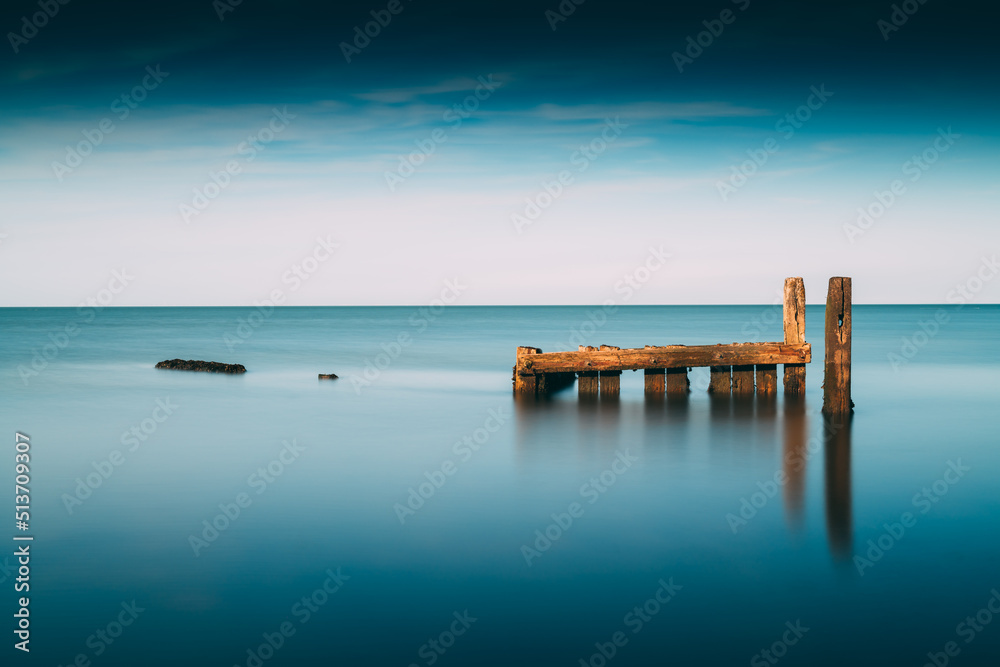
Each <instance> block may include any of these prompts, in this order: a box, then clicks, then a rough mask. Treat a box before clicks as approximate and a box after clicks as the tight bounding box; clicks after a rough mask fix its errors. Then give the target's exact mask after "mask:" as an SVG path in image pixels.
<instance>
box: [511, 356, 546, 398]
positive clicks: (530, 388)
mask: <svg viewBox="0 0 1000 667" xmlns="http://www.w3.org/2000/svg"><path fill="white" fill-rule="evenodd" d="M541 352H542V351H541V350H540V349H538V348H537V347H519V348H517V363H516V365H515V366H514V393H515V394H517V395H518V396H534V395H535V392H536V391H537V389H538V377H537V376H535V375H520V374H519V373H518V370H519V369H520V368H521V365H522V360H523V361H527V360H525V359H524V357H527V356H528V355H532V354H541Z"/></svg>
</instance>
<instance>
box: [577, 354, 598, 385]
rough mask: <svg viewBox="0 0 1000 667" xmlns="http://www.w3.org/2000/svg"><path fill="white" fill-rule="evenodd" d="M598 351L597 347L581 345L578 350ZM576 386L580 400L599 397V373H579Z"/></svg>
mask: <svg viewBox="0 0 1000 667" xmlns="http://www.w3.org/2000/svg"><path fill="white" fill-rule="evenodd" d="M596 350H597V348H596V347H592V346H590V345H581V346H580V347H578V348H577V351H578V352H595V351H596ZM576 386H577V391H578V395H579V397H580V398H589V397H594V396H597V392H598V390H599V388H600V384H599V378H598V373H597V371H579V372H578V373H577V374H576Z"/></svg>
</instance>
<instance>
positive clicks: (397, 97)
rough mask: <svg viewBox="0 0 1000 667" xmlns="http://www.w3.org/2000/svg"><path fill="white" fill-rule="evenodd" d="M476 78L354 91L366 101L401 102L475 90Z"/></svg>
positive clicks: (504, 79)
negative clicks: (360, 91)
mask: <svg viewBox="0 0 1000 667" xmlns="http://www.w3.org/2000/svg"><path fill="white" fill-rule="evenodd" d="M491 76H493V79H494V80H495V81H499V82H501V83H506V82H507V81H508V79H506V78H505V77H502V76H495V75H491ZM479 85H480V83H479V80H478V79H472V78H469V77H459V78H457V79H448V80H447V81H442V82H441V83H437V84H434V85H430V86H411V87H409V88H380V89H378V90H373V91H371V92H368V93H356V94H355V97H357V98H358V99H362V100H365V101H366V102H379V103H382V104H403V103H405V102H413V101H415V100H417V99H418V98H421V97H425V96H428V95H442V94H445V93H464V92H466V91H471V90H475V89H476V87H477V86H479Z"/></svg>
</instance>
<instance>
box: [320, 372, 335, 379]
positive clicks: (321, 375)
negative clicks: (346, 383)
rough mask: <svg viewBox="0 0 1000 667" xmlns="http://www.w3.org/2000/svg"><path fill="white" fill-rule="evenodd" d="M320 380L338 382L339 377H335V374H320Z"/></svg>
mask: <svg viewBox="0 0 1000 667" xmlns="http://www.w3.org/2000/svg"><path fill="white" fill-rule="evenodd" d="M319 379H320V380H336V379H337V376H336V375H334V374H333V373H320V374H319Z"/></svg>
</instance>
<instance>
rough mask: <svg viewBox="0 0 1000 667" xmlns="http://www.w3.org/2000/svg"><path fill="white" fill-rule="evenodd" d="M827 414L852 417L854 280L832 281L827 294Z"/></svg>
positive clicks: (825, 383) (824, 407)
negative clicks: (852, 292)
mask: <svg viewBox="0 0 1000 667" xmlns="http://www.w3.org/2000/svg"><path fill="white" fill-rule="evenodd" d="M825 350H826V351H825V357H826V358H825V363H824V367H823V413H824V414H827V415H848V414H850V413H851V411H852V410H853V409H854V402H853V401H851V279H850V278H830V289H829V291H828V292H827V294H826V336H825Z"/></svg>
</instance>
